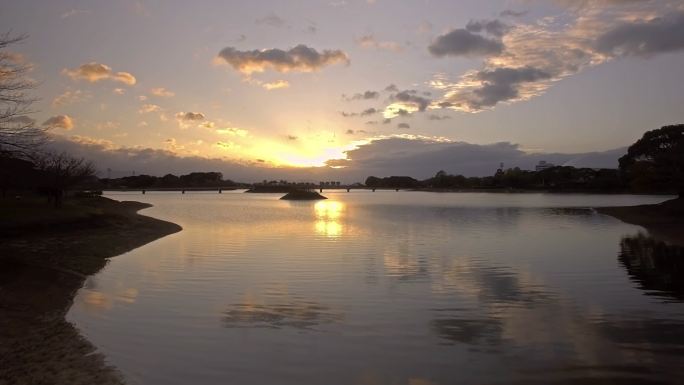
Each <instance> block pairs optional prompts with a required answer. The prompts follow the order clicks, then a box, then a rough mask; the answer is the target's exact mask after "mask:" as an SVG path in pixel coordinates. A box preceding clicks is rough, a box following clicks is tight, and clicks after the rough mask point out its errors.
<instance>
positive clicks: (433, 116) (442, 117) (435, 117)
mask: <svg viewBox="0 0 684 385" xmlns="http://www.w3.org/2000/svg"><path fill="white" fill-rule="evenodd" d="M427 118H428V120H447V119H451V117H450V116H448V115H437V114H430V115H428V117H427Z"/></svg>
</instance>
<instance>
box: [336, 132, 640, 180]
mask: <svg viewBox="0 0 684 385" xmlns="http://www.w3.org/2000/svg"><path fill="white" fill-rule="evenodd" d="M625 151H626V149H625V148H619V149H615V150H610V151H605V152H594V153H584V154H558V153H526V152H524V151H523V150H521V149H520V147H519V146H518V145H517V144H513V143H509V142H501V143H493V144H486V145H478V144H471V143H465V142H443V141H435V140H432V139H429V138H404V137H394V138H387V139H380V140H375V141H372V142H370V143H368V144H366V145H362V146H360V147H358V148H357V149H355V150H351V151H349V152H347V155H348V156H347V158H348V159H352V161H346V162H345V164H344V166H346V168H345V169H342V170H344V172H346V173H348V174H349V175H366V176H368V175H376V176H390V175H409V176H413V177H415V178H419V179H424V178H428V177H431V176H433V175H434V174H435V172H437V171H438V170H440V169H442V168H444V169H445V171H447V172H449V173H452V174H462V175H465V176H486V175H493V174H494V172H496V169H497V168H498V167H499V163H501V162H503V163H504V165H505V167H520V168H522V169H527V170H533V169H534V166H535V165H536V164H537V163H539V161H540V160H545V161H547V162H551V163H554V164H558V165H573V166H576V167H597V168H616V167H617V159H618V158H619V157H620V156H622V155H624V153H625ZM445 167H446V168H445Z"/></svg>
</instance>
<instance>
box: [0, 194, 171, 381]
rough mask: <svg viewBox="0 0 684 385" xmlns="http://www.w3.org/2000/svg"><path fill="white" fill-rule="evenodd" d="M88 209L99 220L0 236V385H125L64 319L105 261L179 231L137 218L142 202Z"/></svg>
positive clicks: (95, 202) (97, 201) (101, 201)
mask: <svg viewBox="0 0 684 385" xmlns="http://www.w3.org/2000/svg"><path fill="white" fill-rule="evenodd" d="M86 204H88V205H92V206H91V208H93V209H95V210H96V212H97V215H91V216H89V217H88V218H87V219H84V220H80V221H78V222H75V223H69V224H68V226H59V225H57V226H50V227H49V228H44V227H43V228H34V229H32V230H31V231H28V229H22V232H21V234H16V235H12V236H6V237H3V238H0V247H1V249H2V254H1V255H0V385H10V384H12V385H14V384H70V385H76V384H84V385H85V384H121V383H123V380H122V379H121V378H120V376H119V375H118V373H117V371H116V370H115V369H114V368H112V367H109V366H107V365H106V363H105V361H104V357H102V356H101V355H99V354H93V352H94V351H95V347H94V346H93V345H92V344H90V343H89V342H88V341H87V340H86V339H85V338H83V337H82V336H81V335H80V334H79V332H78V330H77V329H76V328H75V327H74V326H73V325H71V324H70V323H69V322H67V321H66V320H65V318H64V317H65V315H66V313H67V311H68V310H69V308H70V307H71V304H72V302H73V299H74V296H75V294H76V292H77V291H78V289H80V288H81V287H82V285H83V283H84V282H85V279H86V278H87V277H88V276H89V275H92V274H95V273H97V272H98V271H99V270H100V269H102V268H103V267H104V266H105V265H106V264H107V261H108V258H111V257H114V256H117V255H120V254H123V253H125V252H127V251H130V250H133V249H135V248H137V247H140V246H142V245H144V244H147V243H149V242H152V241H154V240H156V239H159V238H161V237H163V236H166V235H169V234H172V233H176V232H178V231H180V230H182V229H181V227H180V226H178V225H176V224H174V223H170V222H166V221H162V220H158V219H154V218H151V217H147V216H144V215H140V214H138V213H137V212H138V211H139V210H141V209H143V208H147V207H150V205H147V204H143V203H138V202H116V201H113V200H110V199H106V198H91V199H89V200H88V201H87V203H86Z"/></svg>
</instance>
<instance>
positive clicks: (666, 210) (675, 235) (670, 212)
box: [596, 199, 684, 246]
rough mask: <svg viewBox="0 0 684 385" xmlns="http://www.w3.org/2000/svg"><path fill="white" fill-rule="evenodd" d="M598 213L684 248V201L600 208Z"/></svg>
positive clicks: (676, 200) (674, 200) (673, 200)
mask: <svg viewBox="0 0 684 385" xmlns="http://www.w3.org/2000/svg"><path fill="white" fill-rule="evenodd" d="M596 211H598V212H599V213H602V214H606V215H610V216H612V217H615V218H617V219H619V220H621V221H623V222H626V223H629V224H633V225H637V226H641V227H643V228H645V229H646V230H648V232H649V234H650V235H651V236H653V237H654V238H656V239H658V240H661V241H664V242H666V243H670V244H674V245H678V246H684V199H672V200H669V201H666V202H663V203H660V204H657V205H641V206H626V207H600V208H597V209H596Z"/></svg>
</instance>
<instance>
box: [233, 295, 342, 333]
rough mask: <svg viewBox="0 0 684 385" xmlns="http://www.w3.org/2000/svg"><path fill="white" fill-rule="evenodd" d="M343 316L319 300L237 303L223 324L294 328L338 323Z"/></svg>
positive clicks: (246, 326)
mask: <svg viewBox="0 0 684 385" xmlns="http://www.w3.org/2000/svg"><path fill="white" fill-rule="evenodd" d="M340 319H342V315H341V314H339V313H336V312H333V311H332V310H331V309H330V308H329V307H327V306H323V305H320V304H318V303H316V302H311V301H301V300H294V301H291V302H289V303H277V304H254V303H236V304H233V305H230V307H229V308H228V310H226V311H225V312H224V316H223V325H224V326H225V327H228V328H240V327H243V328H273V329H280V328H283V327H292V328H297V329H308V328H311V327H314V326H317V325H321V324H327V323H332V322H336V321H338V320H340Z"/></svg>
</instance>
